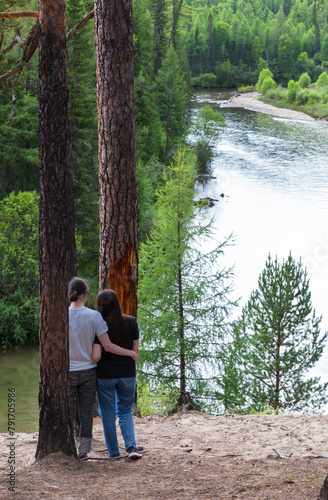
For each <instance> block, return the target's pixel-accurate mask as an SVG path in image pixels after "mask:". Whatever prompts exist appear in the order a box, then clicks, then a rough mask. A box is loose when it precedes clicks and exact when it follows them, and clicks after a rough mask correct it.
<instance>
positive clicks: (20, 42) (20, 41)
mask: <svg viewBox="0 0 328 500" xmlns="http://www.w3.org/2000/svg"><path fill="white" fill-rule="evenodd" d="M15 40H16V42H17V43H18V45H19V46H20V47H23V49H25V40H23V38H22V37H21V34H20V31H19V28H16V30H15Z"/></svg>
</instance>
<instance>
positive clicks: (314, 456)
mask: <svg viewBox="0 0 328 500" xmlns="http://www.w3.org/2000/svg"><path fill="white" fill-rule="evenodd" d="M272 449H273V451H274V452H275V453H276V454H277V455H278V457H279V458H280V459H284V458H291V457H292V455H294V453H290V454H289V455H281V453H279V451H278V450H276V449H275V448H272ZM295 458H296V457H295ZM297 458H328V456H327V455H304V456H303V457H297Z"/></svg>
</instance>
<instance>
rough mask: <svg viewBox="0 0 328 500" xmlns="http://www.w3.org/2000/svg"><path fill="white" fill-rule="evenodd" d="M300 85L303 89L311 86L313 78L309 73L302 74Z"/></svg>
mask: <svg viewBox="0 0 328 500" xmlns="http://www.w3.org/2000/svg"><path fill="white" fill-rule="evenodd" d="M298 83H299V84H300V86H301V88H302V89H306V88H308V87H309V86H310V85H311V77H310V76H309V74H308V73H302V74H301V76H300V78H299V80H298Z"/></svg>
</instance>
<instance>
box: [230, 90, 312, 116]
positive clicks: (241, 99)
mask: <svg viewBox="0 0 328 500" xmlns="http://www.w3.org/2000/svg"><path fill="white" fill-rule="evenodd" d="M260 96H261V94H259V93H258V92H247V93H245V94H238V95H236V96H233V97H231V98H230V99H229V101H227V103H224V105H223V107H226V108H245V109H249V110H251V111H259V112H260V113H267V114H269V115H274V116H279V117H280V118H287V119H290V120H301V121H309V122H315V121H316V120H315V118H313V117H312V116H309V115H307V114H305V113H302V112H301V111H294V110H292V109H286V108H276V107H275V106H271V105H270V104H265V103H264V102H262V101H260V100H259V97H260Z"/></svg>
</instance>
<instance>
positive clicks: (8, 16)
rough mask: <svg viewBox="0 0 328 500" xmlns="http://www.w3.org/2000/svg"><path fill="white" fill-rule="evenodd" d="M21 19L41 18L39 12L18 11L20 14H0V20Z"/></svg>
mask: <svg viewBox="0 0 328 500" xmlns="http://www.w3.org/2000/svg"><path fill="white" fill-rule="evenodd" d="M20 17H39V12H35V11H27V10H25V11H18V12H0V19H18V18H20Z"/></svg>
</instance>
